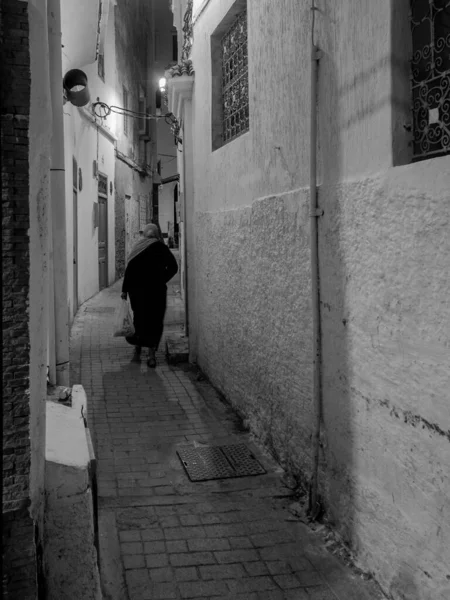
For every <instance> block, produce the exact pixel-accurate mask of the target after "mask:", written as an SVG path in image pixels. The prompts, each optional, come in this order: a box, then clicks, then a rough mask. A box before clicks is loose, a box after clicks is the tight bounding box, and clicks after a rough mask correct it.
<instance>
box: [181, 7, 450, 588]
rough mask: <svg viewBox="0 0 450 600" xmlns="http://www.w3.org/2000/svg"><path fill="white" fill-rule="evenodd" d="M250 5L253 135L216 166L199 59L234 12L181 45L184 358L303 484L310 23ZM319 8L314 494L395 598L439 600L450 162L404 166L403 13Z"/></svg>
mask: <svg viewBox="0 0 450 600" xmlns="http://www.w3.org/2000/svg"><path fill="white" fill-rule="evenodd" d="M247 4H248V23H249V34H248V40H249V41H248V44H249V81H250V131H249V132H248V133H246V134H244V135H242V136H241V137H239V138H238V139H236V140H235V141H233V142H231V143H229V144H227V145H226V146H224V147H222V148H220V149H218V150H216V151H215V152H212V151H211V64H210V56H211V53H210V46H209V44H210V36H211V34H212V33H213V31H214V29H215V28H216V27H217V25H218V24H219V23H220V22H221V21H222V19H223V17H224V16H225V14H226V13H227V11H228V10H229V8H230V7H231V5H232V1H231V0H220V1H219V0H216V1H214V0H211V1H210V2H209V3H205V7H204V10H203V12H201V14H200V16H199V17H198V19H197V21H196V23H195V26H194V48H193V61H194V67H195V87H194V99H193V109H194V119H193V122H194V171H195V173H194V177H195V184H194V187H195V200H194V214H193V218H194V220H195V236H194V246H193V247H194V249H195V252H194V254H195V256H194V261H193V264H194V265H195V268H194V270H193V271H192V269H191V271H190V272H189V285H190V286H194V287H195V298H196V302H195V306H194V307H193V308H192V307H191V310H193V311H194V313H195V314H194V316H193V318H192V319H191V328H192V329H193V332H192V335H190V342H191V344H192V345H193V348H192V352H193V354H194V355H195V357H196V358H197V360H198V362H199V364H200V366H201V367H202V368H203V369H204V370H205V371H206V372H207V374H208V375H209V377H210V378H211V380H212V381H213V383H214V384H215V385H217V386H218V387H219V388H220V389H221V390H222V391H223V392H224V393H225V395H226V396H227V397H228V398H229V399H230V400H231V401H232V402H233V404H235V406H237V407H239V408H240V410H241V411H242V412H243V413H244V415H245V417H246V419H247V421H248V423H249V425H250V426H251V428H252V429H253V431H254V432H255V433H256V434H257V435H258V436H260V438H261V439H262V441H264V443H266V444H267V446H268V447H270V448H272V449H273V450H274V451H275V453H276V454H277V455H278V457H279V459H280V460H281V461H282V462H283V463H284V464H285V465H287V466H288V467H289V468H290V469H291V470H293V471H294V472H297V473H298V474H299V475H300V476H303V477H305V476H309V475H310V452H311V433H312V404H311V307H310V272H309V215H308V213H309V210H308V204H309V197H308V196H309V194H308V183H309V153H310V148H309V97H310V54H309V52H310V45H309V44H310V6H309V3H307V2H302V3H299V2H297V1H294V0H286V1H284V2H283V3H282V6H281V7H280V5H279V3H275V2H272V1H271V0H248V3H247ZM197 5H198V6H197ZM197 5H196V6H197V9H199V8H201V7H200V6H199V3H197ZM317 5H318V7H319V9H320V11H319V12H318V13H317V15H316V20H317V29H316V42H317V44H318V45H319V47H320V48H321V49H322V50H323V56H322V58H321V60H320V66H319V69H320V72H319V90H318V111H319V112H318V120H319V140H318V162H319V184H320V189H319V204H320V205H321V207H323V208H324V210H325V214H324V217H323V218H322V219H321V220H320V222H319V238H320V253H319V254H320V280H321V314H322V320H321V326H322V340H323V376H322V384H323V405H324V427H323V433H322V438H321V442H322V454H321V474H320V481H321V493H322V496H323V500H324V503H325V505H326V507H327V510H328V512H329V514H330V515H331V517H332V518H333V519H334V521H335V523H336V525H337V527H338V529H339V531H340V532H341V533H342V535H343V536H344V538H345V539H346V540H347V541H349V542H350V543H351V544H352V546H353V548H354V549H355V551H356V552H357V554H358V556H359V557H360V559H361V562H362V564H363V565H364V566H365V567H366V568H368V569H370V570H372V571H373V572H374V573H375V575H376V577H377V579H378V580H379V581H380V583H381V584H382V585H383V587H384V589H385V590H386V591H388V592H389V593H391V594H392V595H393V597H394V598H396V599H400V598H401V597H402V595H401V594H402V593H403V592H404V591H405V590H407V592H408V598H410V599H411V600H416V599H417V600H419V599H427V600H428V599H429V600H431V599H433V600H445V599H446V598H448V597H449V595H450V581H449V579H448V576H450V571H449V570H448V566H447V565H448V564H450V555H449V548H450V528H449V525H448V523H450V519H449V513H450V500H449V498H450V489H449V482H448V478H447V477H446V475H445V472H446V468H447V467H446V465H448V462H449V458H450V445H449V442H450V439H449V434H448V431H449V430H450V411H449V408H448V407H449V406H450V396H449V383H450V381H449V375H448V374H449V372H450V359H449V354H450V353H449V345H450V325H449V323H450V318H449V317H450V314H449V303H448V297H449V294H450V283H449V278H448V276H446V273H447V271H448V266H447V267H446V265H448V264H450V247H449V241H448V240H449V236H448V225H449V220H450V203H449V202H448V189H450V158H449V157H446V158H441V159H433V160H429V161H424V162H422V163H417V164H410V165H408V164H407V163H408V162H409V161H410V149H409V148H408V146H407V141H408V140H407V135H406V130H405V128H404V127H403V125H404V124H407V119H408V118H409V119H410V116H409V112H408V111H409V91H408V85H409V83H408V63H407V49H408V44H407V43H406V41H405V40H407V31H408V12H407V8H408V3H407V2H406V1H403V0H402V2H397V3H396V4H395V6H394V4H393V3H391V2H390V1H389V0H382V1H381V2H377V3H374V2H370V1H369V0H363V1H360V0H346V1H345V2H342V3H332V2H328V0H320V1H319V2H317ZM194 12H195V11H194ZM197 12H199V10H197ZM392 32H396V35H395V36H392ZM391 36H392V37H391ZM397 38H399V39H400V41H402V40H403V42H405V43H402V44H400V46H398V44H399V42H398V39H397ZM399 48H400V50H399ZM402 48H403V50H402ZM402 52H403V54H402ZM401 164H403V165H404V166H394V165H401ZM402 590H403V591H402Z"/></svg>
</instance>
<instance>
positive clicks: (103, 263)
mask: <svg viewBox="0 0 450 600" xmlns="http://www.w3.org/2000/svg"><path fill="white" fill-rule="evenodd" d="M98 279H99V288H100V289H101V290H103V289H104V288H105V287H107V286H108V179H107V177H105V175H101V174H99V176H98Z"/></svg>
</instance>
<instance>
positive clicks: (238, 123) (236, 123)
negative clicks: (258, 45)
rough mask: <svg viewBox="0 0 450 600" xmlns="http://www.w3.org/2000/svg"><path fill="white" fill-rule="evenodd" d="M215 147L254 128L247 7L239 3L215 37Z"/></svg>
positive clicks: (213, 55) (212, 51) (243, 3)
mask: <svg viewBox="0 0 450 600" xmlns="http://www.w3.org/2000/svg"><path fill="white" fill-rule="evenodd" d="M211 58H212V69H213V73H212V86H213V97H212V146H213V150H215V149H217V148H220V147H221V146H223V145H224V144H227V143H228V142H231V141H232V140H234V139H235V138H237V137H238V136H240V135H242V134H243V133H245V132H247V131H248V130H249V128H250V116H249V95H248V50H247V9H246V3H245V2H243V1H242V0H238V1H237V2H235V4H234V5H233V7H232V8H231V10H230V11H229V13H228V14H227V16H226V17H225V19H224V20H223V21H222V23H221V24H220V25H219V27H218V28H217V29H216V31H215V32H214V34H213V35H212V37H211Z"/></svg>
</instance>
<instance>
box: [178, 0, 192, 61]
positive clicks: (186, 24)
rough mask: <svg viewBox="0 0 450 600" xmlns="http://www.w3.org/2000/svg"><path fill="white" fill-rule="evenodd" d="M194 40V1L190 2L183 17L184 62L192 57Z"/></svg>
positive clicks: (182, 57) (182, 53)
mask: <svg viewBox="0 0 450 600" xmlns="http://www.w3.org/2000/svg"><path fill="white" fill-rule="evenodd" d="M192 40H193V29H192V0H188V3H187V6H186V12H185V13H184V17H183V47H182V48H181V59H182V60H187V59H188V58H189V56H190V55H191V49H192Z"/></svg>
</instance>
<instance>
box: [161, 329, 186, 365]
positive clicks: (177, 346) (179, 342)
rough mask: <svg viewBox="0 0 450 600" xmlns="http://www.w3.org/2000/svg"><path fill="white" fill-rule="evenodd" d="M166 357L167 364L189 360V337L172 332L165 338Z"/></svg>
mask: <svg viewBox="0 0 450 600" xmlns="http://www.w3.org/2000/svg"><path fill="white" fill-rule="evenodd" d="M166 358H167V362H168V363H169V365H176V364H178V363H182V362H188V361H189V338H187V337H186V336H185V335H183V334H182V333H178V334H177V333H173V334H171V335H170V336H168V337H167V339H166Z"/></svg>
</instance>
